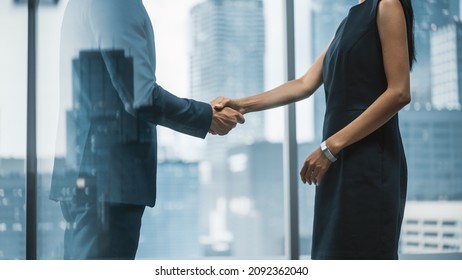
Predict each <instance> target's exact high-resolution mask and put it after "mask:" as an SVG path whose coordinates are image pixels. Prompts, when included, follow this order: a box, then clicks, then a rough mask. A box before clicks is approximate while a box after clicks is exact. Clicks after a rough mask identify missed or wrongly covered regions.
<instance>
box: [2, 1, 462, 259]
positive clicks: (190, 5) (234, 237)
mask: <svg viewBox="0 0 462 280" xmlns="http://www.w3.org/2000/svg"><path fill="white" fill-rule="evenodd" d="M23 2H25V1H14V0H5V1H0V34H2V46H1V51H0V76H1V77H2V78H3V79H2V83H1V84H0V136H1V138H0V218H1V219H0V220H1V222H0V259H24V258H26V252H25V247H26V232H25V231H26V228H27V227H26V218H25V211H24V204H25V203H26V201H25V197H26V188H25V186H26V168H25V167H26V161H27V160H28V159H31V157H30V156H29V157H28V156H27V152H26V146H27V143H26V139H27V135H28V134H27V132H28V131H27V124H26V117H27V101H28V96H27V86H28V80H27V77H28V75H27V70H28V68H27V37H28V30H27V22H28V19H27V7H26V5H24V3H23ZM40 2H41V4H40V5H39V7H38V14H37V80H36V82H37V84H36V85H37V92H36V99H37V119H36V121H37V138H36V139H34V141H35V142H36V144H37V155H36V158H34V159H32V160H36V161H37V174H36V175H37V182H36V190H37V198H38V200H37V202H38V203H37V209H34V210H36V212H37V237H38V238H37V248H36V249H37V257H38V258H39V259H60V258H62V257H63V242H64V238H63V237H64V230H65V229H66V227H68V226H69V225H68V224H66V222H65V221H64V219H63V216H62V213H61V209H60V205H59V203H55V202H53V201H51V200H50V199H49V196H50V188H51V179H52V171H53V170H58V171H59V172H58V173H59V174H60V177H59V176H58V180H61V182H62V183H63V184H67V183H68V182H67V181H66V180H67V179H68V177H69V176H73V175H75V174H73V173H72V172H75V170H73V169H72V168H69V166H70V165H71V163H72V162H75V160H76V159H75V158H69V157H68V155H75V154H76V153H78V151H76V150H75V143H73V142H72V139H73V138H72V137H68V136H69V135H67V134H68V133H71V132H72V131H73V130H74V131H75V130H76V129H78V127H72V122H67V120H69V119H71V118H73V117H75V116H73V115H72V114H73V112H72V110H69V109H70V108H73V106H74V107H75V108H79V106H80V105H81V104H79V102H77V101H75V100H72V98H71V93H70V92H68V93H67V95H61V92H60V89H59V83H58V81H59V79H60V76H62V75H64V73H63V72H61V71H60V68H59V56H58V54H59V52H60V47H59V41H60V22H61V19H62V17H63V14H64V8H65V6H66V4H67V2H68V0H61V1H54V0H50V1H45V0H43V1H40ZM218 2H220V3H221V5H217V4H216V3H218ZM284 2H285V1H283V0H279V1H264V0H252V1H249V0H236V1H218V0H178V1H167V0H151V1H144V3H145V6H146V9H147V12H148V13H149V16H150V17H151V21H152V23H153V26H154V30H155V34H156V51H157V69H156V70H157V71H156V74H157V81H158V83H159V84H160V85H162V86H163V87H165V88H166V89H168V90H169V91H171V92H173V93H174V94H176V95H178V96H180V97H187V98H194V99H197V100H201V101H204V102H209V101H211V100H212V99H213V98H214V97H215V96H217V95H224V96H229V97H243V96H246V95H250V94H255V93H259V92H261V91H264V90H266V89H270V88H273V87H275V86H277V85H279V84H281V83H283V82H284V81H285V79H286V73H285V70H284V69H285V68H286V61H285V55H286V54H285V53H284V51H285V49H286V48H285V36H286V35H287V34H286V30H285V28H284V26H285V22H284V15H283V11H284ZM356 3H357V1H356V0H348V1H321V0H311V1H295V16H294V18H293V20H294V23H295V38H296V40H295V42H294V43H295V56H296V59H295V60H296V65H295V68H296V76H297V77H299V76H301V75H302V74H303V73H304V72H305V71H306V70H307V69H308V67H309V66H310V65H311V63H312V62H313V61H314V59H315V58H317V56H318V55H319V54H320V53H321V52H322V50H323V49H324V48H325V47H326V46H327V44H328V43H329V41H330V39H331V38H332V36H333V34H334V33H335V30H336V27H337V25H338V24H339V22H340V21H341V20H342V19H343V17H344V16H345V15H346V13H347V12H348V9H349V8H350V7H351V6H352V5H354V4H356ZM413 6H414V13H415V20H416V22H415V39H416V47H417V53H418V62H417V64H415V68H414V70H413V72H412V74H411V84H412V89H411V90H412V103H411V104H410V105H409V106H407V107H406V108H405V109H404V110H403V111H402V112H400V122H401V132H402V138H403V144H404V148H405V151H406V157H407V163H408V170H409V173H408V175H409V179H408V192H407V198H408V203H407V205H406V212H405V216H404V221H403V234H402V236H403V237H404V238H402V243H401V244H400V253H402V254H406V253H412V254H422V253H425V252H432V253H442V252H445V253H446V252H453V253H455V252H459V253H460V252H461V251H462V248H461V246H460V237H461V236H462V228H461V225H462V216H461V215H462V214H461V213H462V202H461V201H462V193H461V192H460V185H461V183H462V181H461V180H462V176H461V174H460V168H461V166H462V157H461V156H460V155H462V148H461V147H460V145H459V144H458V143H459V141H460V136H461V131H462V130H461V129H460V127H462V112H461V108H462V107H461V102H462V101H461V98H462V97H461V96H462V95H461V93H460V92H459V91H460V85H459V84H460V83H459V80H461V79H460V77H459V76H460V75H462V72H461V71H460V69H462V67H460V65H458V64H459V63H461V61H462V59H460V57H461V56H462V52H461V51H462V46H461V42H462V40H461V39H462V37H461V36H462V24H461V23H460V22H457V21H454V18H459V17H460V15H459V11H460V7H459V6H460V3H459V1H452V0H451V1H433V0H425V1H413ZM171 15H175V16H171ZM121 59H122V60H124V59H126V60H129V59H130V55H129V54H128V55H127V56H124V57H123V58H121ZM122 60H121V61H122ZM121 63H122V62H121ZM68 70H69V72H70V73H69V75H67V74H66V75H67V79H69V82H71V81H72V75H73V74H72V68H71V67H69V69H68ZM29 85H30V84H29ZM95 86H97V87H99V88H101V87H103V84H102V83H96V85H95ZM60 98H64V99H66V101H67V102H65V106H64V107H63V108H60V104H61V103H58V100H59V99H60ZM323 99H324V93H323V89H322V88H321V89H319V90H318V92H317V93H316V94H315V95H314V96H313V97H312V98H310V99H309V100H305V101H302V102H299V103H298V104H297V106H296V109H297V117H296V121H297V127H296V133H294V134H296V139H297V148H298V149H297V150H298V159H297V163H298V164H299V166H298V169H299V168H301V164H302V163H303V161H304V159H305V158H306V157H307V156H308V155H309V153H311V152H312V151H313V150H314V149H315V148H317V147H318V145H319V143H320V141H321V131H322V123H323V114H324V109H325V107H324V102H325V101H324V100H323ZM66 111H67V112H66ZM74 113H75V112H74ZM246 117H247V119H246V123H245V124H244V125H239V126H238V127H237V128H236V129H235V130H233V131H231V132H230V134H229V135H228V136H226V137H213V136H210V135H209V136H207V138H206V140H200V139H195V138H192V137H189V136H184V135H181V134H179V133H176V132H172V131H171V130H168V129H165V128H160V127H159V128H158V162H157V170H158V172H157V174H158V178H157V185H158V187H157V205H156V207H154V208H153V209H147V210H146V212H145V214H144V221H143V227H142V233H141V238H140V246H139V251H138V258H141V259H152V258H218V257H220V258H221V257H230V258H249V259H250V258H285V257H287V251H286V250H285V245H284V243H285V240H286V239H287V238H289V237H288V236H286V233H285V230H284V229H285V228H284V227H285V224H286V220H285V219H286V217H285V216H284V214H283V213H284V211H285V210H286V209H287V207H290V206H289V205H285V203H284V198H283V197H284V192H283V185H284V178H283V177H284V174H283V170H284V164H283V160H282V158H283V149H282V147H283V145H284V144H287V143H284V141H285V140H284V139H283V137H281V136H282V135H284V125H285V124H284V121H283V119H284V109H273V110H269V111H266V112H261V113H253V114H250V115H248V116H246ZM60 125H61V126H64V127H65V128H67V130H66V129H65V130H64V132H62V133H57V131H58V127H59V126H60ZM29 132H30V131H29ZM100 132H102V133H104V129H103V130H101V131H100ZM29 135H30V134H29ZM145 136H146V135H145ZM291 136H292V137H295V135H291ZM56 156H57V160H54V158H55V157H56ZM292 160H294V159H292ZM76 182H77V185H76V186H85V184H86V183H87V182H89V181H88V180H85V179H84V178H80V179H79V180H77V181H76ZM76 182H74V185H75V183H76ZM298 184H299V185H298V199H299V201H298V207H299V241H300V242H299V243H300V253H301V255H302V257H303V258H309V256H310V249H311V242H312V240H311V239H312V233H311V232H312V223H313V207H314V188H313V187H311V186H307V185H303V184H301V182H300V181H299V183H298ZM67 191H69V190H67ZM62 195H67V192H66V190H63V193H62ZM29 206H30V205H26V208H27V207H29ZM438 237H442V238H438ZM422 238H429V240H430V241H431V242H427V243H424V242H422V240H421V239H422ZM440 239H441V240H440ZM425 240H426V239H425ZM457 242H459V243H457ZM249 244H251V246H250V245H249ZM153 248H155V249H153Z"/></svg>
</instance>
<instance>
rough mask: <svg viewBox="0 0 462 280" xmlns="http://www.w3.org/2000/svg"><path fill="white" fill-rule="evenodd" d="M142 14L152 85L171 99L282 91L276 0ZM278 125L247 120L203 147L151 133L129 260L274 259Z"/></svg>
mask: <svg viewBox="0 0 462 280" xmlns="http://www.w3.org/2000/svg"><path fill="white" fill-rule="evenodd" d="M145 5H146V7H147V10H148V12H149V14H150V16H151V19H152V22H153V25H154V29H155V32H156V51H157V58H158V60H157V62H158V64H157V77H158V81H159V83H160V84H162V85H163V86H165V87H166V88H168V89H169V90H171V91H172V92H174V93H175V94H178V95H180V96H184V97H191V98H194V99H197V100H202V101H205V102H209V101H211V100H212V99H214V98H215V97H216V96H217V95H223V96H228V97H232V98H239V97H243V96H246V95H251V94H256V93H259V92H261V91H263V90H264V89H266V88H270V87H274V86H276V85H278V84H279V83H281V82H282V80H283V77H284V72H283V69H284V67H283V61H282V60H283V55H284V54H283V43H282V23H283V18H282V14H281V8H282V1H248V0H241V1H210V0H208V1H193V0H189V1H180V2H179V3H177V2H176V1H175V3H174V2H173V1H166V0H163V1H162V0H155V1H150V2H145ZM171 14H175V17H172V16H171ZM173 61H174V63H172V62H173ZM278 116H279V113H278V111H269V112H262V113H252V114H249V115H247V116H246V123H245V124H244V125H240V126H238V127H237V128H236V129H235V130H234V131H231V132H230V133H229V135H227V136H225V137H216V136H211V135H209V136H207V138H206V139H205V141H203V140H197V139H193V138H191V137H188V136H182V135H180V134H178V133H175V132H172V131H170V130H167V129H162V128H159V145H160V147H159V161H158V179H157V191H158V193H157V203H156V206H155V207H154V208H153V209H148V210H147V211H146V213H145V216H144V220H143V222H144V223H143V228H142V233H141V234H142V235H141V240H140V247H139V253H138V257H139V258H165V257H168V258H181V257H183V258H185V257H186V258H216V257H232V258H262V257H265V258H266V257H269V258H281V257H283V255H284V246H283V244H284V228H283V227H284V219H283V188H282V144H281V135H282V119H281V118H278Z"/></svg>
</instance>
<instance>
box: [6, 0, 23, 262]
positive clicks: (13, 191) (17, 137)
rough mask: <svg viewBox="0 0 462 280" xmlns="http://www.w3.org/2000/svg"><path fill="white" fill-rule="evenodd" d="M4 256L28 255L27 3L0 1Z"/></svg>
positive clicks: (15, 257)
mask: <svg viewBox="0 0 462 280" xmlns="http://www.w3.org/2000/svg"><path fill="white" fill-rule="evenodd" d="M0 36H1V40H2V44H1V47H0V48H1V51H0V77H2V82H1V83H0V259H24V258H25V257H26V255H25V253H26V251H25V243H26V242H25V229H26V228H25V225H26V221H25V207H24V203H25V157H26V112H27V110H26V108H27V103H26V96H27V7H26V6H25V5H18V4H15V3H14V1H12V0H11V1H0Z"/></svg>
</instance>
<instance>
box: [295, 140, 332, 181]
mask: <svg viewBox="0 0 462 280" xmlns="http://www.w3.org/2000/svg"><path fill="white" fill-rule="evenodd" d="M330 164H331V162H330V161H329V159H328V158H327V157H326V156H325V155H324V153H323V152H322V151H321V148H317V149H316V150H315V151H314V152H313V153H312V154H311V155H309V156H308V157H307V158H306V159H305V163H304V164H303V168H302V170H301V171H300V177H301V179H302V182H303V183H304V184H306V183H308V184H310V185H311V184H315V185H319V184H320V183H321V180H322V178H323V177H324V174H325V173H326V171H327V169H328V168H329V166H330Z"/></svg>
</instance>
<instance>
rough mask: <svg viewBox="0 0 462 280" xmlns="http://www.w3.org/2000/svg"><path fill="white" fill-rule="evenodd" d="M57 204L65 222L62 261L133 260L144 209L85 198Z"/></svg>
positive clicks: (142, 206) (139, 206)
mask: <svg viewBox="0 0 462 280" xmlns="http://www.w3.org/2000/svg"><path fill="white" fill-rule="evenodd" d="M60 204H61V210H62V213H63V216H64V219H65V220H66V229H65V232H64V259H66V260H98V259H104V260H111V259H121V260H133V259H135V256H136V251H137V249H138V242H139V237H140V229H141V219H142V216H143V213H144V210H145V206H144V205H132V204H123V203H113V202H98V201H96V200H94V199H93V200H92V199H86V198H85V197H74V198H73V199H72V200H69V201H61V202H60Z"/></svg>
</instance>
